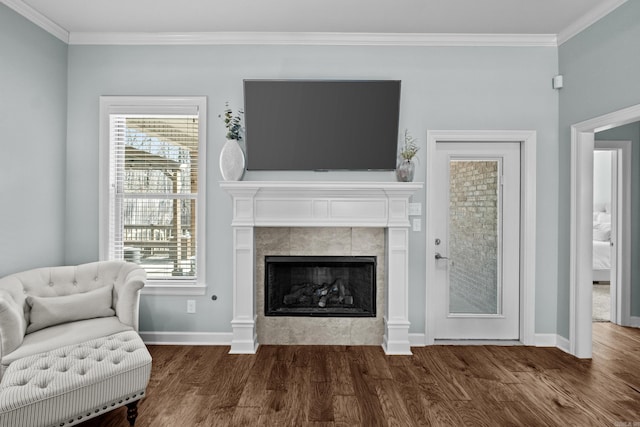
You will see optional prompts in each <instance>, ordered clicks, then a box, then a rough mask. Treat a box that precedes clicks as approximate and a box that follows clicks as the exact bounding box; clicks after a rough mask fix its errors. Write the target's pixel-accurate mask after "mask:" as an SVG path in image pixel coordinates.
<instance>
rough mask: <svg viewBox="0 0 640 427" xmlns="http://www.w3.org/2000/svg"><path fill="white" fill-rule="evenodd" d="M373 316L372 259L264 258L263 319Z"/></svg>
mask: <svg viewBox="0 0 640 427" xmlns="http://www.w3.org/2000/svg"><path fill="white" fill-rule="evenodd" d="M375 315H376V257H366V256H358V257H352V256H347V257H343V256H266V257H265V316H324V317H375Z"/></svg>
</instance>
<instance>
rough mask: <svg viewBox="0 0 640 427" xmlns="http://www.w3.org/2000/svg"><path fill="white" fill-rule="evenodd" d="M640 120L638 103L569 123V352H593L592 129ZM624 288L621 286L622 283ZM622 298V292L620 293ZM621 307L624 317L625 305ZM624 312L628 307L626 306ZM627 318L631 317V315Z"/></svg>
mask: <svg viewBox="0 0 640 427" xmlns="http://www.w3.org/2000/svg"><path fill="white" fill-rule="evenodd" d="M637 121H640V104H637V105H634V106H631V107H628V108H624V109H622V110H618V111H615V112H613V113H609V114H605V115H602V116H599V117H596V118H593V119H589V120H585V121H583V122H580V123H576V124H574V125H572V126H571V196H570V201H571V214H570V221H571V236H570V249H569V251H570V254H569V263H570V264H569V353H571V354H573V355H574V356H576V357H579V358H585V359H589V358H591V354H592V344H593V342H592V324H591V316H592V295H591V289H589V291H588V292H586V290H585V289H583V288H581V287H578V286H577V284H578V283H591V281H592V278H593V272H592V262H593V261H592V259H593V254H592V244H591V241H592V239H593V235H592V233H593V229H592V226H593V218H592V213H591V211H592V209H593V150H594V148H595V142H594V141H595V132H600V131H603V130H607V129H611V128H614V127H618V126H623V125H626V124H629V123H633V122H637ZM622 288H623V289H624V287H622ZM622 298H624V295H622ZM627 301H628V304H624V305H623V307H622V309H623V310H622V312H623V317H624V312H625V305H627V306H628V305H630V304H631V301H630V299H629V298H628V296H627ZM626 310H627V312H629V311H628V310H630V307H626ZM623 320H624V319H623ZM627 320H629V321H630V320H631V317H630V316H629V318H628V319H627Z"/></svg>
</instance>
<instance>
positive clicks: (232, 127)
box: [218, 102, 244, 142]
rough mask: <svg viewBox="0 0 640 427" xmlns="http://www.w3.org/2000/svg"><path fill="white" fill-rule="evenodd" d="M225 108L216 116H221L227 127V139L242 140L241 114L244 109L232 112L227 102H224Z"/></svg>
mask: <svg viewBox="0 0 640 427" xmlns="http://www.w3.org/2000/svg"><path fill="white" fill-rule="evenodd" d="M225 107H226V109H225V110H224V113H222V114H221V115H219V116H218V117H220V118H222V121H223V122H224V126H225V127H226V128H227V139H235V140H236V141H238V142H240V141H242V131H243V127H242V115H243V114H244V111H242V110H238V113H237V114H233V110H232V109H231V107H229V103H228V102H227V103H225Z"/></svg>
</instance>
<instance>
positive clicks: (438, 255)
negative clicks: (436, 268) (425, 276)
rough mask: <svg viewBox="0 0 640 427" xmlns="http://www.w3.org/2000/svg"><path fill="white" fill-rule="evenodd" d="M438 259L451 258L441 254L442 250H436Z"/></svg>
mask: <svg viewBox="0 0 640 427" xmlns="http://www.w3.org/2000/svg"><path fill="white" fill-rule="evenodd" d="M436 259H449V258H448V257H446V256H442V255H440V252H436Z"/></svg>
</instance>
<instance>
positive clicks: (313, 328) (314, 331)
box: [254, 227, 385, 345]
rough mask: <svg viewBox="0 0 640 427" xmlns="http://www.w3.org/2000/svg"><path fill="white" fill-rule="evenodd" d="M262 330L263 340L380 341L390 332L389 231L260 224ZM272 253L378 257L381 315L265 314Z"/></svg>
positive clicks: (258, 261)
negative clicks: (387, 307) (385, 313)
mask: <svg viewBox="0 0 640 427" xmlns="http://www.w3.org/2000/svg"><path fill="white" fill-rule="evenodd" d="M254 237H255V254H256V263H255V266H256V278H255V284H256V292H255V295H256V313H257V319H256V322H257V324H256V329H257V335H258V342H260V343H261V344H279V345H286V344H315V345H318V344H322V345H380V344H381V343H382V337H383V334H384V323H383V311H384V307H385V300H384V298H385V295H384V294H385V292H384V288H385V285H384V281H385V229H384V228H365V227H354V228H348V227H256V228H255V236H254ZM267 255H292V256H295V255H318V256H326V255H339V256H365V255H366V256H375V257H376V258H377V269H376V282H377V283H376V287H377V290H376V317H375V318H372V317H368V318H354V317H331V318H320V317H265V315H264V257H265V256H267Z"/></svg>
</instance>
